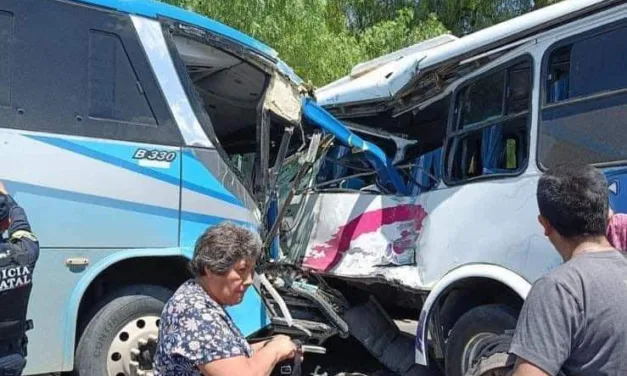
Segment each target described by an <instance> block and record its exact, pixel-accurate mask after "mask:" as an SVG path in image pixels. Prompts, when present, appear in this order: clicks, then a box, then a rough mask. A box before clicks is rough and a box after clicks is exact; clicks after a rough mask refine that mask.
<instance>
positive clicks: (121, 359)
mask: <svg viewBox="0 0 627 376" xmlns="http://www.w3.org/2000/svg"><path fill="white" fill-rule="evenodd" d="M171 295H172V291H170V290H168V289H166V288H163V287H160V286H153V285H135V286H129V287H126V288H123V289H121V290H118V291H117V292H115V293H114V294H112V295H111V296H109V297H108V298H107V299H105V302H104V303H102V306H101V308H100V309H99V310H98V311H97V313H96V314H95V315H94V316H93V317H92V319H91V320H90V321H89V323H88V324H87V326H86V327H85V330H84V331H83V334H82V335H81V338H80V340H79V342H78V348H77V349H76V358H75V362H74V364H75V367H74V373H75V374H76V375H78V376H151V375H152V359H153V356H154V354H155V350H156V347H157V334H158V328H159V317H160V315H161V311H162V310H163V307H164V305H165V302H166V301H167V300H168V299H169V297H170V296H171Z"/></svg>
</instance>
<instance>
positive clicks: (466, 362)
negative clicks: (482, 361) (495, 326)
mask: <svg viewBox="0 0 627 376" xmlns="http://www.w3.org/2000/svg"><path fill="white" fill-rule="evenodd" d="M494 336H495V334H494V333H478V334H476V335H475V336H474V337H472V338H471V339H470V341H468V342H467V343H466V346H465V347H464V352H463V353H462V359H461V361H462V364H461V366H462V367H461V368H462V375H465V374H466V372H468V370H469V369H470V368H471V367H472V365H473V363H474V362H475V361H476V360H477V358H478V357H479V353H480V351H481V349H482V348H483V346H481V345H482V344H483V343H484V342H485V341H486V340H487V339H489V338H491V337H494Z"/></svg>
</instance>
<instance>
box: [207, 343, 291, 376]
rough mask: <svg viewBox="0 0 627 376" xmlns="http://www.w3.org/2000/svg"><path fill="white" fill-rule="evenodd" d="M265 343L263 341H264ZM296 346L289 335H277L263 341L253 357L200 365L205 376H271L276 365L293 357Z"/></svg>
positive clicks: (234, 358) (215, 361)
mask: <svg viewBox="0 0 627 376" xmlns="http://www.w3.org/2000/svg"><path fill="white" fill-rule="evenodd" d="M262 343H263V342H262ZM295 353H296V346H295V345H294V343H292V341H291V340H290V339H289V337H287V336H277V337H275V338H274V339H272V340H270V341H268V342H265V343H263V346H261V348H260V349H259V350H258V351H255V353H254V354H253V356H252V357H251V358H247V357H245V356H237V357H232V358H228V359H220V360H214V361H212V362H210V363H205V364H202V365H199V366H198V368H199V369H200V371H201V372H202V374H203V375H204V376H231V375H241V376H269V375H270V374H271V373H272V371H273V370H274V368H275V367H276V365H277V364H278V363H280V362H281V361H283V360H286V359H290V358H293V357H294V355H295Z"/></svg>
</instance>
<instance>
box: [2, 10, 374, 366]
mask: <svg viewBox="0 0 627 376" xmlns="http://www.w3.org/2000/svg"><path fill="white" fill-rule="evenodd" d="M0 51H1V53H0V145H2V146H1V147H0V158H1V160H2V168H0V179H1V180H2V181H4V182H5V185H6V186H7V188H8V189H9V190H10V191H11V193H12V194H13V195H14V197H15V198H16V200H17V201H18V202H19V203H20V205H21V206H23V207H24V208H25V210H26V211H27V213H28V215H29V219H30V220H31V223H32V226H33V230H34V232H35V233H36V235H37V236H38V238H39V240H40V244H41V247H42V251H41V257H40V259H39V262H38V265H37V268H36V272H35V275H34V279H33V283H34V289H33V293H32V296H31V302H30V306H29V312H28V317H29V318H30V319H33V321H34V325H35V328H34V329H33V330H32V331H29V332H28V335H29V354H28V365H27V368H26V374H39V373H47V372H63V371H72V370H73V371H74V372H75V373H76V374H79V375H81V376H100V375H107V376H120V375H131V374H137V375H142V374H144V375H145V374H149V373H150V369H151V357H152V352H153V350H154V346H155V339H156V338H157V334H158V333H157V327H158V322H159V315H160V312H161V309H162V307H163V304H164V302H165V301H166V300H167V298H168V297H169V296H170V294H171V293H172V292H173V290H174V289H175V288H176V287H177V286H178V285H179V284H180V283H181V282H183V281H184V280H185V279H186V278H188V276H189V274H188V272H187V265H186V264H187V260H188V259H189V258H190V257H191V254H192V250H193V245H194V242H195V241H196V239H197V237H198V236H199V234H201V232H203V231H204V230H205V229H206V228H207V227H208V226H210V225H212V224H216V223H218V222H220V221H224V220H229V221H233V222H236V223H239V224H245V225H247V226H250V227H251V228H253V229H255V230H257V231H260V233H261V234H262V236H265V237H266V238H268V239H273V238H275V234H276V230H277V229H276V228H274V229H273V228H272V223H271V222H268V220H267V219H268V218H276V217H277V215H279V214H280V212H279V210H280V206H278V205H277V202H276V200H275V199H273V197H274V198H276V197H277V195H276V193H273V192H276V189H274V188H273V185H274V183H275V182H276V180H277V177H278V175H279V172H280V171H279V170H280V168H281V166H282V165H283V164H284V162H285V161H286V160H288V161H291V162H290V163H291V166H292V168H296V169H297V170H298V169H300V168H302V167H303V166H304V167H305V168H306V167H307V166H309V165H311V162H312V161H314V160H315V158H316V156H317V151H318V149H319V148H322V147H323V146H321V145H323V144H324V142H325V140H327V141H328V138H329V135H331V134H334V133H336V134H337V136H338V138H337V140H343V141H345V142H346V145H351V146H353V147H358V148H359V147H361V148H368V150H370V151H372V152H373V153H374V154H373V155H374V157H373V158H375V159H377V158H379V163H383V164H385V163H386V161H385V160H384V156H383V155H382V153H381V152H380V150H378V149H377V148H376V147H375V146H374V145H371V147H368V146H367V145H368V144H367V143H364V142H363V141H362V140H361V139H360V138H359V137H351V132H350V131H348V130H346V129H345V128H343V127H342V125H341V124H340V123H339V122H337V121H336V120H334V118H332V117H330V115H329V114H328V113H327V112H325V111H324V110H322V109H321V108H319V107H317V105H316V104H315V102H314V101H313V100H312V98H311V96H310V95H308V94H307V90H306V89H305V88H304V86H303V85H302V83H301V80H300V79H299V78H298V77H297V76H296V75H295V74H294V72H293V71H292V70H291V69H290V68H288V67H287V66H286V65H285V64H284V63H283V62H282V61H281V60H279V59H278V57H277V53H276V52H275V51H274V50H272V49H271V48H269V47H267V46H265V45H264V44H262V43H260V42H258V41H256V40H254V39H252V38H250V37H248V36H246V35H244V34H242V33H240V32H238V31H236V30H233V29H231V28H229V27H226V26H225V25H223V24H220V23H218V22H215V21H212V20H210V19H207V18H204V17H201V16H200V15H197V14H195V13H192V12H188V11H185V10H182V9H179V8H176V7H172V6H169V5H166V4H163V3H159V2H155V1H150V0H84V1H78V0H77V1H65V0H5V1H2V3H0ZM323 133H324V135H325V136H324V138H322V139H321V135H322V134H323ZM288 158H291V159H288ZM381 158H383V159H381ZM299 166H300V167H299ZM267 244H268V249H269V252H268V255H267V257H266V260H269V259H270V258H272V257H275V258H276V257H277V255H278V250H277V243H276V241H268V242H267ZM264 282H267V280H265V279H264ZM266 285H267V287H269V288H270V289H271V290H272V288H271V286H270V285H269V284H267V283H266ZM258 287H259V286H258ZM259 291H260V288H258V289H251V290H250V291H249V293H248V295H247V296H246V297H245V300H244V302H243V303H242V304H241V305H239V306H237V307H233V308H232V309H231V314H232V315H233V317H234V319H235V321H236V323H237V325H238V326H239V327H240V329H241V330H242V331H243V333H244V334H245V335H253V334H255V333H257V332H259V331H260V330H262V329H263V328H266V327H268V325H269V324H272V318H273V315H272V311H270V310H269V309H268V305H266V304H264V302H263V300H264V298H263V297H262V296H261V295H260V292H259ZM275 292H276V291H273V293H275ZM275 295H276V294H275ZM279 300H280V299H279ZM284 311H285V310H284ZM277 316H280V317H279V319H281V318H284V316H286V317H287V319H284V321H285V324H286V325H285V327H287V328H289V327H290V326H293V325H296V326H299V325H298V324H294V319H293V318H292V317H290V315H289V313H287V315H285V314H280V315H277ZM279 321H280V320H279ZM301 332H304V333H310V334H311V332H310V331H309V330H308V329H306V328H302V329H301Z"/></svg>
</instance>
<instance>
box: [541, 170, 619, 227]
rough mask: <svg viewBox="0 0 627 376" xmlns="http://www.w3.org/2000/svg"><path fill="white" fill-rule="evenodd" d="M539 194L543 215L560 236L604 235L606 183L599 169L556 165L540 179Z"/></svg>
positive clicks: (605, 224)
mask: <svg viewBox="0 0 627 376" xmlns="http://www.w3.org/2000/svg"><path fill="white" fill-rule="evenodd" d="M537 195H538V207H539V208H540V214H541V215H542V216H543V217H545V218H546V219H547V220H548V221H549V222H550V223H551V225H552V226H553V227H554V228H555V230H557V232H558V233H559V234H560V235H562V236H564V237H567V238H574V237H588V236H599V235H605V233H606V228H607V220H608V218H607V217H608V205H609V203H608V188H607V180H606V179H605V176H604V175H603V174H602V173H601V172H600V171H599V170H597V169H596V168H594V167H592V166H589V165H572V164H563V165H558V166H555V167H553V168H551V169H549V170H547V171H546V172H545V173H544V174H543V175H542V177H540V181H539V182H538V191H537Z"/></svg>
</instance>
